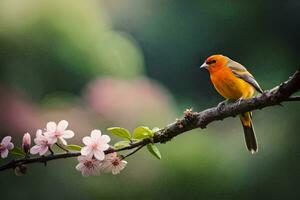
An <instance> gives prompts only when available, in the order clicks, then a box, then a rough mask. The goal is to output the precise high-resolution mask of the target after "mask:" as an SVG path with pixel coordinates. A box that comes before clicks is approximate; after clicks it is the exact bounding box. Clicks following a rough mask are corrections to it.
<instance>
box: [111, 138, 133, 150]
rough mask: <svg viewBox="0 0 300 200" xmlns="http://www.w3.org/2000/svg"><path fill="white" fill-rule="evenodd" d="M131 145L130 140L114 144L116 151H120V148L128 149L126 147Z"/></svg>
mask: <svg viewBox="0 0 300 200" xmlns="http://www.w3.org/2000/svg"><path fill="white" fill-rule="evenodd" d="M129 144H130V141H128V140H126V141H125V140H124V141H119V142H117V143H115V144H114V148H115V149H120V148H122V147H126V146H128V145H129Z"/></svg>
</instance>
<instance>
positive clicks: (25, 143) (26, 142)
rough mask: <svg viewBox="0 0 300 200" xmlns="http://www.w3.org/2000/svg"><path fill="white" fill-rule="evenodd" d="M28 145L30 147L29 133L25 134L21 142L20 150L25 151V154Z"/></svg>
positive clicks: (27, 150)
mask: <svg viewBox="0 0 300 200" xmlns="http://www.w3.org/2000/svg"><path fill="white" fill-rule="evenodd" d="M30 145H31V136H30V134H29V133H25V134H24V136H23V142H22V148H23V150H24V151H25V153H28V152H29V149H30Z"/></svg>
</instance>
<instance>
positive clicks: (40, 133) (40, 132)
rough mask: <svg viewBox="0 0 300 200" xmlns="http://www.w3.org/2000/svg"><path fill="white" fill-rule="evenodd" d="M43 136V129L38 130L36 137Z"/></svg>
mask: <svg viewBox="0 0 300 200" xmlns="http://www.w3.org/2000/svg"><path fill="white" fill-rule="evenodd" d="M42 135H43V131H42V130H41V129H38V130H37V131H36V137H37V138H38V137H41V136H42Z"/></svg>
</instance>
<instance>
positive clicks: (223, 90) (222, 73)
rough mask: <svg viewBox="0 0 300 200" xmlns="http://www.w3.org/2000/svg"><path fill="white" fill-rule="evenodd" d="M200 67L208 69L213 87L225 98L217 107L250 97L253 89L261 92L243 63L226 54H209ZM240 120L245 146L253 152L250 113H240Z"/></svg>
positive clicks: (256, 149) (253, 136)
mask: <svg viewBox="0 0 300 200" xmlns="http://www.w3.org/2000/svg"><path fill="white" fill-rule="evenodd" d="M200 68H201V69H207V70H208V72H209V74H210V80H211V82H212V84H213V85H214V87H215V89H216V90H217V92H218V93H219V94H220V95H221V96H223V97H224V98H225V99H226V100H225V101H224V102H221V103H220V104H219V105H218V107H219V106H224V105H225V104H226V102H230V101H238V102H239V103H240V102H241V100H243V99H247V98H251V97H252V96H253V95H254V92H255V90H256V91H257V92H259V93H263V90H262V89H261V87H260V86H259V84H258V83H257V81H256V80H255V78H254V77H253V75H252V74H251V73H250V72H248V70H247V69H246V68H245V67H244V66H243V65H241V64H240V63H238V62H236V61H234V60H232V59H230V58H229V57H227V56H224V55H221V54H216V55H212V56H209V57H208V58H207V59H206V60H205V62H204V63H203V64H202V65H201V66H200ZM240 120H241V123H242V126H243V130H244V136H245V143H246V147H247V149H248V150H249V151H250V152H251V153H252V154H254V153H256V152H257V151H258V145H257V140H256V136H255V131H254V127H253V123H252V113H251V112H246V113H242V114H240Z"/></svg>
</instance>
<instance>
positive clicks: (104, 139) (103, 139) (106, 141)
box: [101, 135, 110, 143]
mask: <svg viewBox="0 0 300 200" xmlns="http://www.w3.org/2000/svg"><path fill="white" fill-rule="evenodd" d="M101 140H102V142H103V143H109V142H110V137H109V136H108V135H102V136H101Z"/></svg>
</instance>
